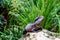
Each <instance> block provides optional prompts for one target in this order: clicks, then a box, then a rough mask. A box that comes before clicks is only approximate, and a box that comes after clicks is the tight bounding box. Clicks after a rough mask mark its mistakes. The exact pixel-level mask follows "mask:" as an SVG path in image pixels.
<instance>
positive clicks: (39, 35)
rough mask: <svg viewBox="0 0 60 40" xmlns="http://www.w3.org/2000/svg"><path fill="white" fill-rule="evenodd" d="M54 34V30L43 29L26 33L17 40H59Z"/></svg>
mask: <svg viewBox="0 0 60 40" xmlns="http://www.w3.org/2000/svg"><path fill="white" fill-rule="evenodd" d="M51 34H52V35H51ZM54 34H55V33H54V32H50V31H48V30H45V29H43V30H42V31H38V32H34V33H27V35H23V37H22V38H20V39H19V40H60V39H59V38H58V37H55V35H54ZM59 37H60V36H59Z"/></svg>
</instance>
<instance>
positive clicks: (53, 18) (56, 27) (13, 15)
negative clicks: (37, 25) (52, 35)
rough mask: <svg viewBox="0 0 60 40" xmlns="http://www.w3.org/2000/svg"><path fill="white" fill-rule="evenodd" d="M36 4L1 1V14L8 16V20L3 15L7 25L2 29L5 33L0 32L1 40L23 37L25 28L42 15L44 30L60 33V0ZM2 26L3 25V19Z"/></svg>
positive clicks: (17, 0)
mask: <svg viewBox="0 0 60 40" xmlns="http://www.w3.org/2000/svg"><path fill="white" fill-rule="evenodd" d="M34 3H35V1H33V0H29V1H28V0H1V1H0V10H1V12H0V14H1V15H3V14H4V15H7V18H8V19H7V18H6V16H4V15H3V16H4V17H5V18H4V19H6V20H7V25H4V26H5V27H4V26H3V27H4V29H2V30H4V31H3V32H0V40H18V39H19V38H20V37H21V36H22V31H23V29H24V27H25V26H26V25H27V24H28V23H30V22H33V21H34V19H35V18H36V17H38V16H41V15H42V16H44V21H43V23H42V27H43V28H45V29H48V30H50V31H56V32H60V13H59V12H58V11H59V10H60V0H36V4H34ZM4 10H5V11H4ZM57 12H58V13H59V14H57ZM0 18H1V17H0ZM0 25H2V24H1V19H0ZM6 27H7V28H6ZM0 28H1V27H0Z"/></svg>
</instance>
